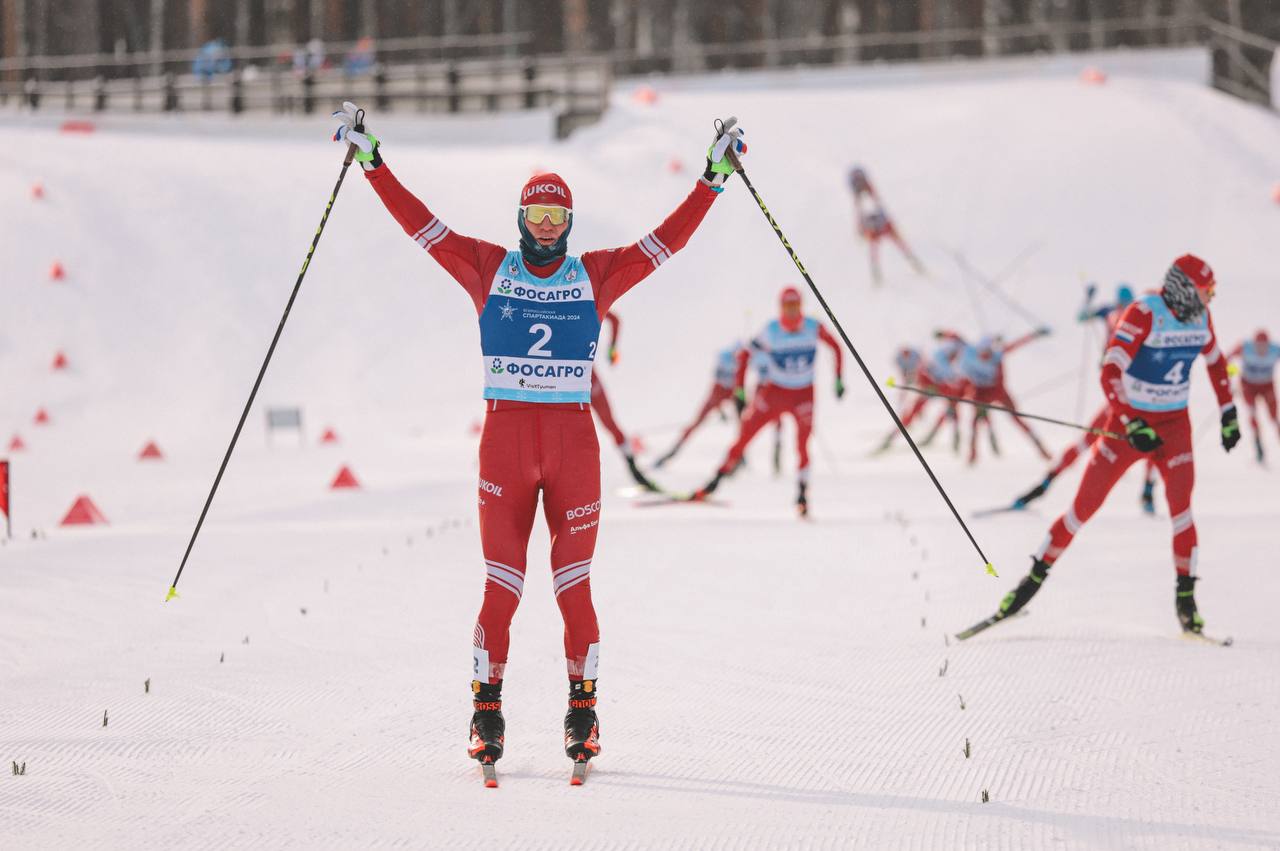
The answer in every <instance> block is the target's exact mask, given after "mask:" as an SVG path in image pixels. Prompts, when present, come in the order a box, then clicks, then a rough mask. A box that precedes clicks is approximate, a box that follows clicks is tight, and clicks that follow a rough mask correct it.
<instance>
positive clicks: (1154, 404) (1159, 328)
mask: <svg viewBox="0 0 1280 851" xmlns="http://www.w3.org/2000/svg"><path fill="white" fill-rule="evenodd" d="M1200 355H1203V356H1204V360H1205V366H1206V368H1207V369H1208V372H1209V380H1210V382H1212V384H1213V391H1214V393H1215V394H1216V395H1217V397H1218V405H1219V407H1220V408H1221V409H1222V410H1223V411H1225V410H1226V409H1227V408H1229V407H1231V406H1232V405H1233V404H1234V403H1233V401H1232V398H1231V383H1230V380H1229V379H1228V377H1227V360H1226V358H1224V357H1223V356H1222V350H1221V349H1219V348H1218V341H1217V338H1216V337H1215V335H1214V331H1213V319H1212V317H1211V316H1210V315H1209V311H1208V309H1207V308H1206V309H1205V311H1204V313H1203V314H1202V315H1201V316H1200V317H1199V318H1198V319H1196V320H1193V321H1192V322H1190V323H1183V322H1179V321H1178V320H1177V319H1176V318H1174V316H1173V315H1172V314H1171V313H1170V311H1169V309H1168V308H1167V307H1166V306H1165V304H1164V301H1163V299H1161V297H1160V295H1159V294H1151V295H1147V296H1144V297H1142V298H1140V299H1138V300H1137V301H1135V302H1134V303H1133V304H1131V305H1130V306H1129V307H1128V308H1127V309H1126V310H1125V313H1124V315H1123V316H1122V317H1121V319H1120V322H1119V323H1118V324H1117V325H1116V328H1115V331H1114V332H1113V333H1112V335H1111V339H1110V341H1109V342H1108V344H1107V351H1106V354H1105V356H1104V358H1103V365H1102V374H1101V382H1102V392H1103V393H1104V394H1105V395H1106V398H1107V404H1108V406H1109V412H1108V416H1107V418H1106V422H1105V423H1103V426H1102V427H1103V428H1104V429H1105V430H1106V431H1109V432H1113V433H1116V434H1124V433H1125V426H1126V424H1127V423H1128V422H1129V421H1130V420H1132V419H1134V418H1138V417H1140V418H1142V419H1144V420H1146V422H1147V423H1148V424H1149V425H1151V426H1152V427H1153V428H1154V429H1155V431H1156V433H1157V434H1158V435H1159V436H1160V437H1161V438H1162V439H1163V440H1164V444H1163V445H1162V446H1160V447H1159V448H1158V449H1156V450H1155V451H1154V452H1151V453H1149V454H1146V455H1145V457H1148V458H1150V459H1151V460H1152V461H1153V462H1154V463H1155V465H1156V469H1157V470H1158V471H1159V472H1160V477H1161V478H1162V479H1163V480H1164V485H1165V498H1166V499H1167V500H1168V504H1169V517H1170V519H1171V520H1172V523H1173V564H1174V569H1175V570H1176V571H1177V572H1178V573H1180V574H1193V573H1194V572H1195V566H1196V556H1197V537H1196V524H1195V520H1194V519H1193V518H1192V515H1191V491H1192V488H1193V487H1194V485H1195V460H1194V456H1193V454H1192V449H1191V420H1190V419H1189V418H1188V416H1187V397H1188V395H1189V393H1190V385H1191V375H1190V367H1191V364H1192V363H1193V362H1194V361H1195V359H1196V358H1197V357H1198V356H1200ZM1143 457H1144V453H1141V452H1139V451H1138V450H1136V449H1134V448H1133V447H1132V446H1130V445H1129V443H1128V441H1126V440H1118V439H1116V438H1112V437H1099V438H1098V439H1097V440H1096V441H1095V442H1094V444H1093V449H1092V452H1091V454H1090V456H1089V466H1088V467H1087V469H1086V470H1085V472H1084V477H1083V478H1082V479H1081V480H1080V488H1079V490H1078V491H1077V492H1076V497H1075V500H1074V501H1073V502H1072V504H1071V507H1070V508H1069V509H1068V510H1067V513H1066V514H1064V515H1062V516H1061V517H1059V518H1058V519H1057V520H1056V521H1055V522H1054V524H1053V526H1052V527H1051V528H1050V530H1049V534H1048V536H1047V537H1046V538H1045V540H1044V543H1043V544H1042V545H1041V546H1040V549H1039V550H1038V551H1037V553H1036V556H1037V558H1040V559H1043V560H1044V561H1045V562H1047V563H1049V564H1053V563H1054V561H1056V560H1057V558H1058V557H1059V556H1061V555H1062V553H1063V551H1064V550H1065V549H1066V548H1067V546H1068V545H1069V544H1070V543H1071V540H1072V538H1074V537H1075V534H1076V533H1077V532H1079V531H1080V527H1081V526H1083V525H1084V524H1085V523H1086V522H1087V521H1088V520H1089V518H1090V517H1092V516H1093V514H1094V512H1096V511H1097V510H1098V509H1099V508H1100V507H1101V506H1102V502H1103V500H1105V499H1106V497H1107V494H1108V493H1109V492H1110V491H1111V488H1112V487H1113V486H1114V485H1115V483H1116V482H1117V481H1119V479H1120V477H1121V476H1122V475H1123V474H1124V472H1125V471H1126V470H1127V469H1129V467H1130V466H1132V465H1133V464H1134V463H1135V462H1136V461H1139V460H1141V459H1142V458H1143Z"/></svg>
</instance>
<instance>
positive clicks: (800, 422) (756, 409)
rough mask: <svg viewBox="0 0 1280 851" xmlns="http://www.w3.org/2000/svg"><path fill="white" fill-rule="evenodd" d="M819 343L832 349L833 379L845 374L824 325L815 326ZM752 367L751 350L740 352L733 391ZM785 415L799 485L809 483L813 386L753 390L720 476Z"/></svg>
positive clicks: (763, 386)
mask: <svg viewBox="0 0 1280 851" xmlns="http://www.w3.org/2000/svg"><path fill="white" fill-rule="evenodd" d="M818 339H819V340H820V341H821V342H823V343H825V344H826V345H827V346H829V347H830V348H831V351H832V353H833V354H834V355H835V358H836V378H840V377H841V376H842V375H843V373H844V352H843V351H842V350H841V349H840V344H839V343H837V342H836V338H835V337H832V336H831V332H830V331H828V330H827V329H826V326H824V325H818ZM750 363H751V350H750V349H749V348H745V347H744V348H743V349H742V351H740V352H738V374H737V376H736V377H735V379H734V384H735V386H736V387H742V386H743V383H744V382H745V381H746V380H747V366H748V365H749V364H750ZM784 414H790V415H791V419H793V420H795V424H796V452H797V454H798V455H799V457H800V460H799V465H798V467H799V477H800V481H802V482H807V481H808V480H809V436H810V435H811V434H813V382H812V381H810V383H809V384H807V385H806V386H804V387H782V386H780V385H778V384H773V383H765V382H761V384H760V385H759V386H758V387H757V388H756V393H755V396H753V397H752V399H751V404H750V405H749V406H747V409H746V411H744V412H743V414H742V423H741V424H740V425H739V428H738V439H737V441H735V442H734V444H733V446H731V447H730V448H729V454H728V455H726V456H725V459H724V463H723V464H721V465H720V470H719V472H720V473H721V474H722V475H727V474H729V473H731V472H733V470H734V469H735V468H736V467H737V466H738V461H739V460H741V458H742V455H743V453H745V452H746V451H747V446H748V445H750V443H751V441H752V439H753V438H754V437H755V436H756V435H757V434H758V433H759V432H760V430H761V429H763V428H764V427H765V426H767V425H769V423H774V422H777V423H780V422H781V421H782V417H783V415H784Z"/></svg>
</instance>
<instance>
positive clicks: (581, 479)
mask: <svg viewBox="0 0 1280 851" xmlns="http://www.w3.org/2000/svg"><path fill="white" fill-rule="evenodd" d="M365 177H366V178H368V180H369V183H370V185H372V186H373V188H374V190H375V191H376V192H377V194H378V197H379V198H381V199H382V202H383V203H384V204H385V205H386V207H387V210H388V211H390V213H391V215H392V216H393V217H394V218H395V220H396V221H397V222H399V223H400V226H401V227H402V228H404V231H405V233H407V234H409V236H410V237H411V238H412V239H413V240H414V241H415V242H417V243H418V244H419V245H421V246H422V247H423V248H425V249H426V250H427V252H429V253H430V255H431V256H432V258H434V259H435V261H436V262H437V263H439V264H440V265H441V266H442V267H444V269H445V271H446V272H448V273H449V274H450V275H451V276H452V277H453V279H454V280H456V281H457V282H458V283H459V284H461V285H462V288H463V289H465V290H466V291H467V294H468V295H470V296H471V300H472V302H473V303H474V305H475V308H476V313H477V315H483V314H484V310H485V304H486V301H487V299H488V297H489V293H490V290H491V284H492V282H493V281H494V280H495V275H496V274H497V273H498V271H499V269H500V268H501V267H502V265H503V263H504V261H505V260H506V258H507V257H508V251H507V249H505V248H502V247H501V246H499V245H495V244H493V243H491V242H485V241H483V240H479V239H473V238H471V237H467V236H462V235H460V234H457V233H454V232H453V231H452V230H450V229H449V228H448V227H447V226H445V224H444V223H443V222H442V221H441V220H440V219H439V218H437V217H436V216H435V215H434V214H433V213H432V212H431V211H430V210H428V209H427V207H426V205H425V204H423V203H422V202H421V201H420V200H418V199H417V198H416V197H414V196H413V195H412V194H411V193H410V192H409V191H408V190H407V189H405V188H404V187H403V186H402V185H401V184H400V182H399V181H398V180H397V179H396V177H395V175H393V174H392V173H391V170H390V169H389V168H387V166H385V165H382V166H380V167H378V168H376V169H373V170H371V171H367V172H365ZM717 194H718V191H717V190H715V189H712V188H711V187H710V186H708V185H707V184H706V183H705V182H702V181H699V182H698V183H697V185H695V186H694V188H693V191H691V192H690V193H689V195H688V196H687V197H686V198H685V199H684V201H683V202H681V204H680V206H679V207H677V208H676V210H675V212H673V213H672V214H671V215H670V216H668V217H667V219H666V221H664V222H663V223H662V224H660V225H658V227H656V228H654V230H653V231H652V232H651V233H649V234H647V235H646V236H644V237H643V238H642V239H641V240H640V241H639V242H636V243H633V244H631V245H628V246H626V247H624V248H615V249H609V250H604V251H589V252H587V253H586V254H583V255H581V257H579V258H561V259H560V260H558V261H556V262H554V263H552V264H550V265H549V266H542V267H538V266H531V265H529V266H527V267H526V269H525V270H524V271H527V272H528V273H529V274H532V275H534V276H537V277H539V278H547V277H550V276H552V275H555V274H556V273H557V272H558V270H559V269H560V268H561V266H562V265H563V264H564V263H566V262H578V263H580V264H581V268H582V270H583V271H585V273H586V276H587V278H588V280H590V282H591V285H592V287H593V290H594V300H595V308H596V311H597V319H603V318H604V316H605V314H606V313H608V311H609V308H610V307H611V306H612V305H613V304H614V302H616V301H617V300H618V299H619V298H620V297H621V296H622V295H623V294H625V293H626V292H627V291H628V290H630V289H631V288H632V287H633V286H635V285H636V284H638V283H639V282H640V281H642V280H644V279H645V278H646V277H648V275H649V274H650V273H651V272H652V271H653V270H654V269H657V268H658V266H660V265H661V264H662V263H663V262H664V261H666V260H668V259H670V257H671V255H672V254H674V253H675V252H676V251H679V250H680V249H681V248H683V247H684V245H685V244H686V243H687V242H688V241H689V238H690V236H692V235H693V232H694V230H696V229H697V227H698V225H699V224H700V223H701V222H702V220H703V217H704V216H705V215H706V213H707V210H709V209H710V207H711V203H712V202H713V201H714V200H715V198H716V195H717ZM513 262H517V263H518V262H519V261H513ZM592 351H593V354H594V346H593V347H592ZM485 408H486V415H485V424H484V431H483V434H482V436H481V439H480V483H479V502H480V542H481V547H482V549H483V551H484V560H485V566H486V573H487V578H486V581H485V586H484V600H483V602H482V604H481V607H480V615H479V617H478V618H477V620H476V627H475V632H474V641H473V645H474V647H473V676H474V678H475V679H477V680H479V681H481V682H484V683H496V682H499V681H501V680H502V678H503V675H504V672H505V668H506V664H507V651H508V645H509V632H510V626H511V619H512V617H513V616H514V615H515V611H516V607H517V605H518V604H519V602H520V596H521V594H522V593H523V590H524V578H525V567H526V551H527V548H528V541H529V535H530V533H531V532H532V530H533V522H534V517H535V515H536V513H537V507H538V495H539V492H541V494H542V502H543V511H544V514H545V516H546V522H547V526H548V528H549V530H550V533H551V569H552V575H553V580H554V587H555V594H556V602H557V603H558V605H559V608H560V612H561V615H562V616H563V618H564V628H565V631H564V651H565V659H566V662H567V665H568V669H569V677H570V679H574V680H578V679H583V678H584V677H585V678H587V679H595V678H596V676H597V671H596V666H597V662H598V648H599V640H600V630H599V626H598V624H597V621H596V613H595V608H594V606H593V605H592V602H591V582H590V573H591V562H592V558H593V555H594V552H595V544H596V533H597V531H598V528H599V522H600V513H601V511H600V446H599V443H598V442H597V440H596V432H595V427H594V425H593V423H592V420H591V410H590V407H589V405H588V403H587V402H586V401H585V400H584V401H582V402H531V401H509V400H506V399H487V400H486V401H485Z"/></svg>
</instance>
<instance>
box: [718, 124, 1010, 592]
mask: <svg viewBox="0 0 1280 851" xmlns="http://www.w3.org/2000/svg"><path fill="white" fill-rule="evenodd" d="M725 156H727V157H728V158H729V161H730V162H732V163H733V167H734V168H735V169H737V170H738V175H739V176H740V177H741V178H742V182H743V183H744V184H746V187H747V191H748V192H750V193H751V197H752V198H754V199H755V201H756V204H757V205H758V206H759V207H760V212H761V213H763V214H764V217H765V219H766V220H767V221H768V222H769V226H770V227H772V228H773V232H774V233H775V234H776V235H777V237H778V240H779V241H780V242H781V243H782V247H783V248H785V249H787V254H789V255H790V256H791V262H793V263H795V264H796V268H797V269H799V270H800V274H801V276H803V277H804V282H805V283H806V284H808V285H809V289H810V291H812V292H813V295H814V298H816V299H817V300H818V304H820V305H822V309H823V311H825V312H826V314H827V318H828V319H830V320H831V324H832V325H833V326H835V329H836V332H837V333H838V334H839V335H840V339H841V340H842V341H844V345H845V348H847V349H848V350H849V353H850V354H851V355H853V359H854V360H855V361H857V363H858V368H859V369H861V370H862V374H863V375H864V376H866V379H867V383H868V384H870V385H871V389H872V390H874V391H876V396H877V397H879V399H880V404H881V405H884V409H885V410H886V411H888V412H889V416H890V417H892V418H893V422H894V425H896V426H897V427H898V431H899V432H900V433H901V434H902V437H903V438H904V439H905V440H906V441H907V445H908V446H910V447H911V451H912V452H914V453H915V455H916V460H917V461H919V462H920V466H921V467H923V468H924V471H925V473H927V474H928V476H929V480H930V481H931V482H933V486H934V488H936V489H937V491H938V495H939V496H941V497H942V501H943V502H945V503H946V504H947V508H949V509H951V516H952V517H954V518H955V519H956V522H957V523H959V524H960V528H961V529H963V530H964V534H965V536H966V537H968V539H969V543H970V544H972V545H973V548H974V550H976V551H977V553H978V556H979V557H980V558H981V559H982V562H983V566H984V568H985V570H986V572H987V573H988V574H990V575H991V576H999V575H1000V574H998V573H996V569H995V566H994V565H993V564H992V563H991V559H989V558H987V555H986V553H984V552H983V551H982V547H981V546H980V545H979V544H978V539H977V538H975V537H974V536H973V532H971V531H970V530H969V525H968V524H967V523H965V522H964V518H963V517H961V516H960V512H959V511H957V510H956V506H955V504H954V503H953V502H952V501H951V497H950V496H949V495H948V494H947V491H946V488H944V487H943V486H942V482H940V481H938V477H937V476H936V475H934V472H933V468H932V467H930V466H929V462H928V461H926V460H925V459H924V455H923V453H921V452H920V447H918V446H916V442H915V440H913V439H912V438H911V434H910V432H908V431H907V427H906V426H904V425H903V424H902V420H901V419H899V418H898V412H897V411H895V410H894V409H893V405H891V404H890V403H889V400H888V399H887V398H886V397H885V395H884V391H883V390H881V389H880V383H879V382H877V381H876V379H875V377H874V376H873V375H872V374H871V370H870V369H868V368H867V364H866V362H865V361H864V360H863V359H862V355H860V354H858V349H857V348H856V347H855V346H854V345H853V342H852V341H851V340H850V339H849V335H848V334H846V333H845V330H844V326H843V325H841V324H840V320H839V319H836V315H835V314H834V313H833V312H832V311H831V307H830V305H828V304H827V300H826V299H825V298H823V297H822V293H821V292H819V291H818V285H817V284H815V283H814V282H813V278H811V277H809V272H808V271H807V270H806V269H805V268H804V263H802V262H800V256H799V255H798V254H796V251H795V249H794V248H792V247H791V243H790V242H789V241H788V240H787V236H786V234H784V233H783V232H782V227H781V226H780V225H779V224H778V222H777V220H776V219H775V218H774V217H773V214H772V213H770V212H769V208H768V207H767V206H765V203H764V199H763V198H761V197H760V193H759V192H757V191H756V188H755V186H753V185H752V183H751V180H750V178H748V177H747V173H746V172H745V171H744V170H743V168H742V162H741V160H739V159H738V156H737V154H735V153H734V151H733V149H732V148H730V149H729V150H728V151H726V152H725Z"/></svg>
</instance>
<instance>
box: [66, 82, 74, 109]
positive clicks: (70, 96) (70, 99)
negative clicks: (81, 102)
mask: <svg viewBox="0 0 1280 851" xmlns="http://www.w3.org/2000/svg"><path fill="white" fill-rule="evenodd" d="M73 82H74V81H73V80H72V79H71V78H70V77H68V78H67V85H66V89H65V91H66V98H67V109H68V110H70V109H73V108H75V105H76V90H75V89H74V88H73V87H72V86H73Z"/></svg>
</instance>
